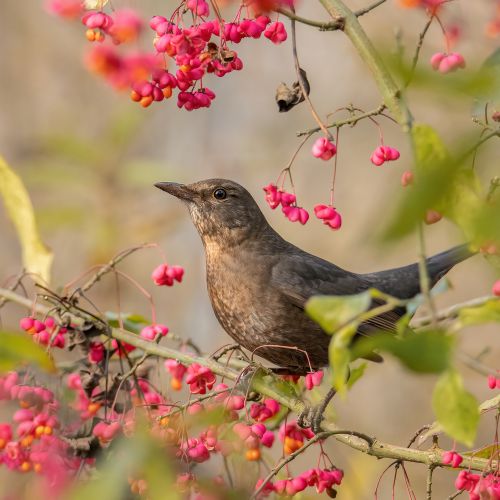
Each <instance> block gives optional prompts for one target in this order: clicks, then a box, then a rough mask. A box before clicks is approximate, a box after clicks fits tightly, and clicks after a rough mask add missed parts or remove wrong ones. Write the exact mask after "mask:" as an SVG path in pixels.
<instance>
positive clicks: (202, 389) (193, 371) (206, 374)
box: [186, 363, 215, 394]
mask: <svg viewBox="0 0 500 500" xmlns="http://www.w3.org/2000/svg"><path fill="white" fill-rule="evenodd" d="M186 384H188V385H189V390H190V392H191V394H206V393H207V389H211V388H212V387H213V386H214V384H215V375H214V374H213V373H212V370H210V368H207V367H206V366H201V365H199V364H198V363H193V364H192V365H190V366H188V368H187V376H186Z"/></svg>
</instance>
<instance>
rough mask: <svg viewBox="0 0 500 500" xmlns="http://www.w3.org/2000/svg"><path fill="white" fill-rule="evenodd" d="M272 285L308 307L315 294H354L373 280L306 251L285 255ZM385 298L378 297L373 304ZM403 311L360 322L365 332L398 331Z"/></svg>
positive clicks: (272, 277) (362, 332)
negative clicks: (365, 278)
mask: <svg viewBox="0 0 500 500" xmlns="http://www.w3.org/2000/svg"><path fill="white" fill-rule="evenodd" d="M270 284H271V287H273V289H275V290H276V291H277V292H278V293H280V294H281V296H282V297H284V298H285V299H286V300H288V301H289V302H290V303H292V304H293V305H295V306H297V307H299V308H301V309H304V307H305V303H306V302H307V300H308V299H309V298H311V297H312V296H314V295H352V294H356V293H361V292H363V291H364V290H366V289H368V288H370V286H371V283H369V282H368V281H365V280H364V279H363V278H362V277H361V276H360V275H358V274H355V273H350V272H348V271H345V270H344V269H341V268H339V267H337V266H335V265H334V264H331V263H330V262H327V261H325V260H323V259H320V258H319V257H315V256H313V255H310V254H306V253H299V254H297V253H294V254H292V255H284V256H281V257H280V260H279V261H278V262H277V263H276V264H275V265H274V266H273V268H272V271H271V283H270ZM381 304H383V302H381V301H379V300H376V299H374V300H373V303H372V307H376V306H377V305H381ZM400 317H401V312H400V311H389V312H386V313H384V314H381V315H380V316H376V317H374V318H370V319H369V320H368V321H366V322H365V323H363V324H362V325H360V328H359V330H358V332H359V333H361V334H365V335H366V334H368V333H370V332H373V331H374V330H386V331H394V330H395V323H396V322H397V321H398V320H399V319H400Z"/></svg>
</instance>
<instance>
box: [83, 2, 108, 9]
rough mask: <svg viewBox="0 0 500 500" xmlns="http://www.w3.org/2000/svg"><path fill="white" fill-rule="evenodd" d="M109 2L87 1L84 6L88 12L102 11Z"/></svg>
mask: <svg viewBox="0 0 500 500" xmlns="http://www.w3.org/2000/svg"><path fill="white" fill-rule="evenodd" d="M107 3H108V0H85V1H84V2H83V5H84V6H85V8H86V9H87V10H102V9H103V7H104V6H105V5H106V4H107Z"/></svg>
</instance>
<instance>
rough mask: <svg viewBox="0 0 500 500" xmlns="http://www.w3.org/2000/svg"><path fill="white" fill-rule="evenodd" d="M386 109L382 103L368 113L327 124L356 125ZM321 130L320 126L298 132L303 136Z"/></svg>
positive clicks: (331, 126) (336, 125) (338, 126)
mask: <svg viewBox="0 0 500 500" xmlns="http://www.w3.org/2000/svg"><path fill="white" fill-rule="evenodd" d="M385 109H386V106H385V104H381V105H380V106H379V107H378V108H375V109H372V110H371V111H367V112H366V113H360V114H359V115H354V116H352V117H350V118H346V119H345V120H339V121H337V122H333V123H330V124H328V125H326V128H337V129H339V128H341V127H343V126H344V125H351V126H354V125H356V123H358V122H359V121H360V120H363V119H364V118H369V117H370V116H376V115H382V114H383V111H384V110H385ZM383 116H385V117H386V118H390V117H389V116H387V115H383ZM320 130H321V128H320V127H316V128H311V129H309V130H302V131H301V132H297V136H298V137H301V136H303V135H311V134H314V133H315V132H319V131H320Z"/></svg>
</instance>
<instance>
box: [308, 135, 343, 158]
mask: <svg viewBox="0 0 500 500" xmlns="http://www.w3.org/2000/svg"><path fill="white" fill-rule="evenodd" d="M311 152H312V154H313V156H314V157H315V158H321V159H322V160H325V161H328V160H330V159H331V158H333V156H334V155H335V154H336V153H337V148H336V147H335V144H333V142H331V141H329V140H328V138H326V137H319V138H318V139H316V141H315V143H314V144H313V147H312V150H311Z"/></svg>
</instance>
